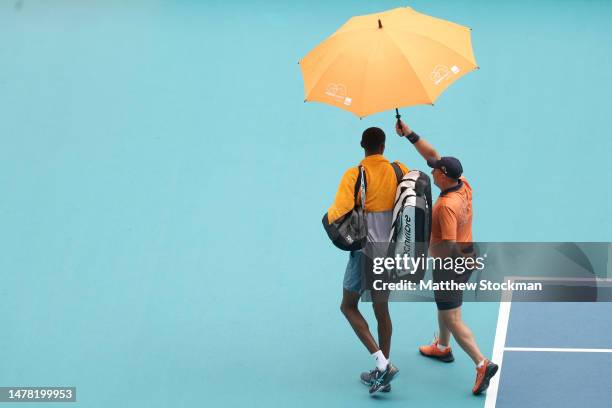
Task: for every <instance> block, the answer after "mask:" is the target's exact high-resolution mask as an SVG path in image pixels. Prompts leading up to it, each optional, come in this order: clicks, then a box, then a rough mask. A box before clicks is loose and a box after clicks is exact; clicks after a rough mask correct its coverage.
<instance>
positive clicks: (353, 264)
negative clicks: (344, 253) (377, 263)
mask: <svg viewBox="0 0 612 408" xmlns="http://www.w3.org/2000/svg"><path fill="white" fill-rule="evenodd" d="M362 262H363V252H362V251H351V253H350V254H349V260H348V263H347V264H346V271H345V272H344V282H343V283H342V286H343V287H344V289H346V290H348V291H349V292H355V293H359V294H361V293H362V292H363V289H362V286H361V281H362V277H361V271H362V269H363V268H362Z"/></svg>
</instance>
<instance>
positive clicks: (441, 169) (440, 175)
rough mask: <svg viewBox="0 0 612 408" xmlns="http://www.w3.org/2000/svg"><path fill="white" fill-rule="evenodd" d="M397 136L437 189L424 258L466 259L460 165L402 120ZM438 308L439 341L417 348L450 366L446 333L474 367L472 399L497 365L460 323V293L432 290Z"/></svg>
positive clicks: (466, 201)
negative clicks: (423, 162) (414, 154)
mask: <svg viewBox="0 0 612 408" xmlns="http://www.w3.org/2000/svg"><path fill="white" fill-rule="evenodd" d="M396 131H397V134H398V135H400V136H405V137H406V138H408V140H410V142H411V143H412V144H413V145H414V147H415V148H416V150H417V151H418V152H419V154H421V156H423V158H424V159H425V160H427V164H428V165H429V167H431V168H432V169H433V170H432V172H431V174H432V176H433V179H434V184H435V185H436V186H438V188H440V191H441V192H440V197H439V198H438V200H437V201H436V203H435V204H434V206H433V209H432V225H431V238H430V256H432V257H439V258H446V257H448V256H450V257H453V258H457V257H470V256H472V255H473V252H474V250H473V245H472V187H471V186H470V185H469V183H468V182H467V180H466V179H465V177H463V176H462V174H463V167H462V166H461V162H459V160H457V159H456V158H454V157H440V155H439V154H438V152H437V151H436V150H435V149H434V148H433V147H432V146H431V145H430V144H429V143H428V142H427V141H425V140H424V139H423V138H421V137H419V136H418V135H417V134H416V133H414V132H413V131H412V130H411V129H410V128H409V127H408V126H407V125H406V124H405V123H404V122H402V121H398V122H397V124H396ZM470 275H471V271H465V272H463V273H461V274H460V273H458V272H455V271H454V270H444V269H434V271H433V279H434V282H450V281H454V282H457V283H465V282H467V281H468V280H469V278H470ZM434 297H435V300H436V305H437V308H438V326H439V330H440V337H439V338H438V339H434V341H433V343H432V344H430V345H427V346H421V347H419V351H420V352H421V354H422V355H424V356H427V357H433V358H436V359H438V360H441V361H444V362H447V363H450V362H452V361H454V357H453V353H452V351H451V348H450V346H449V344H450V335H451V334H452V335H453V337H454V338H455V340H456V341H457V343H459V345H460V346H461V348H462V349H463V350H464V351H465V352H466V353H467V354H468V355H469V356H470V357H471V358H472V360H473V361H474V363H475V364H476V382H475V384H474V387H473V388H472V392H473V393H474V394H475V395H477V394H480V393H482V392H483V391H485V390H486V389H487V387H488V386H489V381H490V380H491V378H492V377H493V376H494V375H495V374H496V373H497V369H498V366H497V365H496V364H495V363H493V362H491V361H489V360H487V359H485V358H484V356H483V355H482V353H481V352H480V349H479V348H478V345H477V344H476V340H475V339H474V335H473V334H472V331H471V330H470V328H469V327H468V326H467V325H466V324H465V323H464V322H463V320H462V319H461V304H462V303H463V292H462V291H461V290H444V291H442V290H440V291H434Z"/></svg>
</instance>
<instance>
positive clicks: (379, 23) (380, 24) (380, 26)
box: [378, 18, 382, 28]
mask: <svg viewBox="0 0 612 408" xmlns="http://www.w3.org/2000/svg"><path fill="white" fill-rule="evenodd" d="M378 28H382V23H381V22H380V18H379V19H378Z"/></svg>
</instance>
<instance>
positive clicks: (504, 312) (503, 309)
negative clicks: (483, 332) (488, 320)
mask: <svg viewBox="0 0 612 408" xmlns="http://www.w3.org/2000/svg"><path fill="white" fill-rule="evenodd" d="M511 296H512V294H510V295H508V297H509V298H510V299H503V298H502V301H501V302H499V313H498V315H497V328H496V330H495V342H494V343H493V357H492V360H493V362H494V363H495V364H497V365H498V366H499V371H498V374H497V375H496V376H495V377H493V378H491V382H490V383H489V388H488V389H487V396H486V399H485V404H484V408H495V403H496V402H497V389H498V387H499V378H500V377H501V368H502V363H503V361H504V348H505V346H506V334H507V332H508V320H509V319H510V306H512V302H510V300H511Z"/></svg>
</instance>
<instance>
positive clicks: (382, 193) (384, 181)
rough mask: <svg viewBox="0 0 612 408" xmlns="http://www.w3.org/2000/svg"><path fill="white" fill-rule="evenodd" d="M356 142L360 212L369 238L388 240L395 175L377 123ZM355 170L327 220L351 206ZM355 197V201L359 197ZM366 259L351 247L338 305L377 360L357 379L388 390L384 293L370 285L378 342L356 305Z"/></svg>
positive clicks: (390, 369) (372, 389) (389, 366)
mask: <svg viewBox="0 0 612 408" xmlns="http://www.w3.org/2000/svg"><path fill="white" fill-rule="evenodd" d="M361 147H363V149H364V153H365V158H364V159H363V160H362V161H361V162H360V165H361V166H363V168H364V170H365V175H366V177H365V178H366V182H367V187H366V199H365V210H366V213H365V214H366V220H367V225H368V242H388V241H389V233H390V231H391V223H392V215H393V214H392V212H393V201H394V200H395V192H396V189H397V177H396V174H395V170H394V169H393V166H392V165H391V163H390V162H389V160H387V159H386V158H385V157H384V156H383V153H384V151H385V133H384V132H383V131H382V129H380V128H376V127H372V128H368V129H366V130H365V131H364V132H363V134H362V138H361ZM397 164H398V166H399V167H400V169H401V170H402V173H403V174H405V173H407V172H408V168H407V167H406V166H404V165H403V164H401V163H397ZM358 175H359V169H358V168H357V167H352V168H350V169H348V170H347V171H346V172H345V173H344V175H343V176H342V180H341V181H340V185H339V187H338V191H337V193H336V198H335V200H334V203H333V204H332V206H331V207H330V208H329V211H328V213H327V214H328V221H329V222H330V223H332V222H334V221H335V220H337V219H339V218H340V217H342V216H343V215H345V214H347V213H348V212H349V211H351V210H352V209H353V207H354V205H355V202H354V199H355V198H354V191H355V183H356V182H357V177H358ZM358 200H359V202H360V198H358ZM358 205H359V204H358ZM365 262H367V257H366V256H365V255H364V254H363V252H362V251H351V253H350V255H349V261H348V265H347V266H346V271H345V273H344V283H343V293H342V304H341V305H340V310H341V311H342V313H343V314H344V316H345V317H346V319H347V320H348V322H349V323H350V325H351V327H352V328H353V330H354V331H355V333H356V334H357V337H359V340H361V342H362V343H363V345H364V346H365V347H366V348H367V349H368V351H369V352H370V354H371V355H372V357H373V358H374V361H375V362H376V368H375V369H374V370H372V371H370V372H365V373H362V374H361V381H362V382H363V383H364V384H366V385H368V386H369V387H370V389H369V391H370V393H374V392H377V391H382V392H388V391H390V390H391V385H390V384H389V383H390V381H391V380H392V379H393V377H394V376H395V375H396V374H397V372H398V371H399V370H398V369H397V368H396V367H395V366H394V365H393V364H391V363H390V362H389V353H390V350H391V333H392V324H391V316H390V315H389V306H388V293H385V292H378V291H372V306H373V308H374V315H375V316H376V321H377V323H378V343H377V342H376V340H375V339H374V337H373V336H372V334H371V333H370V330H369V327H368V323H367V321H366V320H365V318H364V317H363V315H362V314H361V312H360V311H359V308H358V304H359V298H360V297H361V294H362V292H363V285H362V270H363V268H364V263H365Z"/></svg>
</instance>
